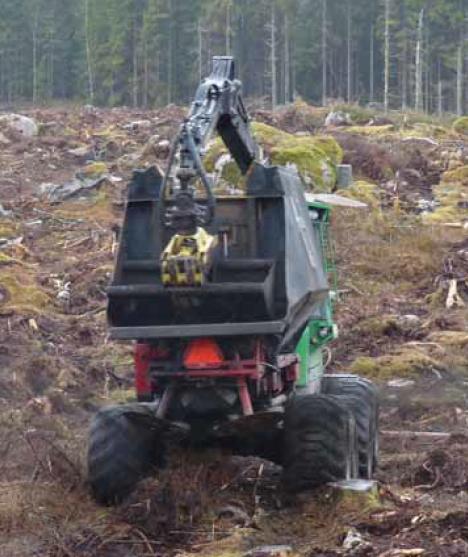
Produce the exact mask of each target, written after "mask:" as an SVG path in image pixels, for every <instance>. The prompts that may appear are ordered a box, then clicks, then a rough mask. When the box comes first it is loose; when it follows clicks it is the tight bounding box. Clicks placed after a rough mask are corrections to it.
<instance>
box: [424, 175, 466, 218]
mask: <svg viewBox="0 0 468 557" xmlns="http://www.w3.org/2000/svg"><path fill="white" fill-rule="evenodd" d="M463 168H466V167H463ZM460 170H461V169H460ZM453 173H457V170H454V171H451V172H447V173H446V174H453ZM446 178H447V177H446V176H445V178H444V180H445V179H446ZM444 180H443V181H442V183H440V184H438V185H437V186H435V187H434V197H435V199H436V200H437V202H438V204H439V207H438V208H437V209H436V210H435V211H434V212H433V213H426V214H425V215H424V216H423V221H424V222H426V223H428V224H430V223H444V222H458V221H461V220H463V219H464V218H466V207H465V204H466V203H467V202H468V181H467V182H466V183H464V182H459V183H456V182H445V181H444Z"/></svg>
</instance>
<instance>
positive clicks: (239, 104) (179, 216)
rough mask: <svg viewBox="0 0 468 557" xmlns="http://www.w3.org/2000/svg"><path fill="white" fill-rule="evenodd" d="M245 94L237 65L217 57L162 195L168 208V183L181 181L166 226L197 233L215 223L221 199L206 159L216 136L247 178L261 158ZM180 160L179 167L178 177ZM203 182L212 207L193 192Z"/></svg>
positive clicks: (182, 132) (183, 133)
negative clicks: (216, 195) (217, 197)
mask: <svg viewBox="0 0 468 557" xmlns="http://www.w3.org/2000/svg"><path fill="white" fill-rule="evenodd" d="M241 88H242V85H241V82H240V81H238V80H237V79H236V78H235V64H234V59H233V58H231V57H215V58H214V59H213V71H212V73H211V75H210V76H209V77H208V78H207V79H205V80H204V81H203V82H202V83H201V84H200V86H199V88H198V90H197V93H196V96H195V100H194V102H193V104H192V107H191V110H190V113H189V115H188V117H187V119H186V120H185V121H184V123H183V124H182V126H181V129H180V133H179V135H178V137H177V139H176V141H175V142H174V145H173V149H172V153H171V157H170V161H169V167H168V170H167V173H166V179H165V181H164V185H163V188H162V190H161V202H162V203H161V205H162V206H163V207H165V205H166V194H167V185H168V181H169V178H170V177H171V176H175V178H176V186H175V188H173V195H172V197H173V204H172V207H171V208H170V209H169V210H167V211H166V217H167V218H166V221H167V223H168V225H169V226H171V227H172V228H174V229H175V230H176V231H178V232H181V233H187V232H188V231H192V232H193V231H194V230H195V229H196V227H197V226H204V225H207V224H209V223H210V222H211V221H212V219H213V216H214V210H215V199H214V196H213V193H212V191H211V184H210V180H209V178H208V176H207V174H206V171H205V169H204V167H203V163H202V159H203V154H204V150H205V147H206V145H207V143H208V141H209V140H210V138H211V137H212V135H213V133H214V131H217V132H218V133H219V135H220V136H221V138H222V140H223V142H224V143H225V145H226V147H227V148H228V150H229V152H230V153H231V155H232V157H233V158H234V160H235V161H236V163H237V165H238V166H239V168H240V170H241V172H242V173H243V174H246V173H247V171H248V170H249V168H250V166H251V164H252V163H253V162H254V160H255V159H256V158H257V154H258V146H257V144H256V142H255V140H254V138H253V136H252V134H251V132H250V123H249V117H248V115H247V112H246V110H245V107H244V103H243V101H242V96H241ZM177 154H178V155H179V157H178V167H177V168H176V169H175V172H174V164H175V161H176V155H177ZM198 180H200V181H201V183H202V185H203V188H204V190H205V191H206V195H207V204H206V205H201V204H198V203H196V201H195V191H194V187H193V186H194V185H195V183H196V182H197V181H198Z"/></svg>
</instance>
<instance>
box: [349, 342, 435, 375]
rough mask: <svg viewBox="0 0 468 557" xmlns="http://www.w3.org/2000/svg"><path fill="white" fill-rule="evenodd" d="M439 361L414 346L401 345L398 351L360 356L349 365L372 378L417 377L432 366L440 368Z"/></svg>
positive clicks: (357, 371)
mask: <svg viewBox="0 0 468 557" xmlns="http://www.w3.org/2000/svg"><path fill="white" fill-rule="evenodd" d="M441 367H443V366H441V364H440V362H438V361H437V360H434V359H433V358H431V357H430V356H428V355H427V354H425V353H424V352H422V351H420V350H417V349H415V348H410V347H403V348H401V350H399V351H398V352H395V353H392V354H385V355H384V356H379V357H377V358H371V357H367V356H362V357H360V358H357V359H356V360H355V361H354V363H353V364H352V366H351V370H352V372H353V373H356V374H357V375H363V376H364V377H370V378H373V379H382V380H384V379H390V378H393V377H418V376H420V375H421V373H424V372H425V371H428V370H430V369H433V368H436V369H437V368H441Z"/></svg>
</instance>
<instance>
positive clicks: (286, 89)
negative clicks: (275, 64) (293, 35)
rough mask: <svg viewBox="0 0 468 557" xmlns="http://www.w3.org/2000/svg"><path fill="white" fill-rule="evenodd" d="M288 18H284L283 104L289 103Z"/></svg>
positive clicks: (289, 53) (289, 57)
mask: <svg viewBox="0 0 468 557" xmlns="http://www.w3.org/2000/svg"><path fill="white" fill-rule="evenodd" d="M289 41H290V39H289V18H288V15H287V14H286V15H285V16H284V102H285V104H288V103H290V102H291V52H290V45H289Z"/></svg>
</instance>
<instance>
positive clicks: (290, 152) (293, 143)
mask: <svg viewBox="0 0 468 557" xmlns="http://www.w3.org/2000/svg"><path fill="white" fill-rule="evenodd" d="M252 129H253V133H254V135H255V137H256V139H257V141H258V143H259V144H260V145H261V146H262V147H263V148H264V150H265V151H266V152H267V154H268V155H270V158H271V162H272V164H275V165H279V166H285V165H288V164H294V165H296V167H297V169H298V171H299V172H300V173H301V174H302V175H303V176H304V178H305V181H306V182H307V183H308V184H310V185H311V188H315V189H317V190H319V191H331V190H332V189H333V187H334V186H335V184H336V165H337V164H340V163H341V162H342V160H343V151H342V149H341V147H340V146H339V144H338V143H337V142H336V141H335V139H333V138H332V137H326V136H312V135H311V136H298V135H293V134H290V133H286V132H283V131H281V130H279V129H277V128H274V127H273V126H268V125H267V124H262V123H259V122H255V123H254V124H253V125H252ZM226 153H227V150H226V148H225V146H224V144H223V142H222V141H221V139H220V138H218V139H216V140H215V141H214V142H213V143H212V144H211V145H210V147H209V148H208V151H207V153H206V155H205V160H204V163H205V167H206V169H207V171H208V172H213V171H214V170H215V167H216V163H217V161H219V159H220V158H221V157H222V156H223V155H224V154H226ZM222 178H223V179H224V180H225V181H227V182H229V183H231V184H233V185H235V186H238V185H240V184H241V183H242V177H241V174H240V172H239V171H238V169H237V166H236V165H235V163H232V164H231V163H227V164H226V165H225V166H224V167H223V172H222Z"/></svg>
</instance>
